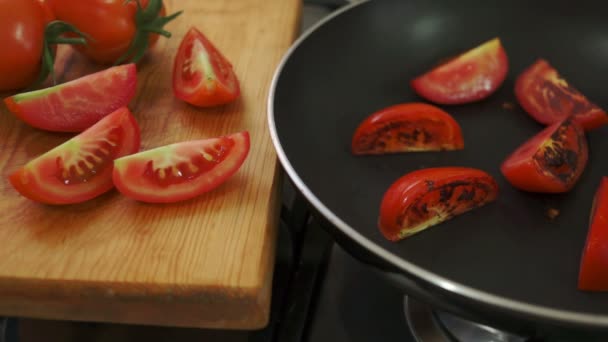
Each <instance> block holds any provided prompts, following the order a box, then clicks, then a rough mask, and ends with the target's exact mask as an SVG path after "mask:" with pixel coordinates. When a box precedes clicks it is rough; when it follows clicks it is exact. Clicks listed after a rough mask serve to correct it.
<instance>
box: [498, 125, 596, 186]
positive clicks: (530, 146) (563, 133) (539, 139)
mask: <svg viewBox="0 0 608 342" xmlns="http://www.w3.org/2000/svg"><path fill="white" fill-rule="evenodd" d="M588 158H589V151H588V147H587V138H586V136H585V131H584V130H583V128H582V127H580V126H579V125H578V124H577V123H576V122H574V120H573V119H572V118H568V119H566V120H564V121H563V122H558V123H555V124H553V125H551V126H549V127H547V128H545V129H544V130H542V131H541V132H540V133H538V134H536V135H535V136H533V137H532V138H530V139H528V141H526V142H525V143H523V144H522V145H521V146H519V147H518V148H517V149H516V150H515V151H514V152H513V153H512V154H511V155H510V156H509V157H507V159H506V160H505V161H504V162H503V163H502V165H501V167H500V171H501V172H502V174H503V175H504V176H505V178H506V179H507V180H508V181H509V183H511V185H513V186H514V187H516V188H518V189H520V190H523V191H529V192H540V193H562V192H567V191H570V189H572V187H574V185H575V184H576V182H577V181H578V179H579V178H580V176H581V175H582V173H583V171H584V170H585V166H586V165H587V160H588Z"/></svg>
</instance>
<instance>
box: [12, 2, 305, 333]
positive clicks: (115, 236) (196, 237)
mask: <svg viewBox="0 0 608 342" xmlns="http://www.w3.org/2000/svg"><path fill="white" fill-rule="evenodd" d="M165 3H166V5H167V7H168V13H172V12H173V11H177V10H180V9H181V10H184V14H183V15H182V16H181V17H179V18H178V19H176V20H175V21H174V22H172V23H170V24H169V25H168V26H167V28H168V29H169V31H171V32H172V33H173V37H172V38H171V39H165V38H161V39H160V40H159V43H158V44H157V46H155V47H154V48H153V49H152V50H151V51H149V53H148V55H147V57H146V58H145V60H144V61H142V62H141V63H140V65H138V93H137V96H136V98H135V99H133V101H132V102H131V104H130V106H129V107H130V108H131V110H132V111H133V113H134V115H135V117H136V118H137V120H138V122H139V125H140V127H141V130H142V150H145V149H149V148H153V147H157V146H161V145H165V144H169V143H174V142H179V141H185V140H191V139H201V138H206V137H215V136H219V135H223V134H229V133H233V132H237V131H241V130H248V131H249V132H250V134H251V151H250V153H249V156H248V158H247V160H246V161H245V163H244V164H243V166H242V167H241V169H240V170H239V172H238V173H237V174H235V176H233V177H232V178H231V179H230V180H229V181H228V182H226V183H225V184H223V185H222V186H221V187H219V188H218V189H216V190H214V191H212V192H210V193H207V194H204V195H202V196H200V197H198V198H196V199H194V200H190V201H186V202H181V203H175V204H169V205H150V204H143V203H139V202H136V201H133V200H130V199H128V198H125V197H123V196H121V195H120V194H119V193H118V192H116V191H114V190H113V191H111V192H109V193H107V194H105V195H103V196H101V197H99V198H97V199H95V200H91V201H88V202H85V203H82V204H78V205H68V206H47V205H41V204H38V203H34V202H32V201H29V200H27V199H25V198H23V197H21V196H20V195H19V194H18V193H17V192H16V191H15V190H14V189H13V188H12V187H11V185H10V184H9V182H8V180H7V176H8V175H9V174H10V173H11V172H12V171H14V170H15V169H17V168H19V167H20V166H21V165H23V164H25V163H26V162H27V161H28V160H30V159H32V158H34V157H35V156H37V155H39V154H41V153H43V152H45V151H47V150H49V149H50V148H51V147H53V146H56V145H58V144H60V143H62V142H63V141H65V140H67V139H69V137H70V135H68V134H57V133H49V132H44V131H40V130H36V129H33V128H31V127H29V126H27V125H26V124H24V123H22V122H20V121H18V120H17V119H15V118H14V117H13V116H12V115H11V114H10V113H9V112H8V111H7V110H6V108H4V106H3V105H1V113H0V172H1V176H2V179H0V241H1V247H0V315H5V316H28V317H36V318H51V319H69V320H90V321H107V322H120V323H136V324H156V325H172V326H191V327H208V328H229V329H253V328H260V327H263V326H264V325H266V323H267V321H268V316H269V309H270V296H271V282H272V271H273V261H274V251H275V244H276V229H277V222H278V214H279V212H278V209H279V202H280V201H279V192H278V189H279V183H280V179H279V176H278V175H279V173H278V172H277V170H278V167H277V160H276V156H275V152H274V149H273V146H272V144H271V141H270V137H269V133H268V128H267V123H266V122H267V121H266V98H267V95H268V89H269V85H270V81H271V78H272V75H273V71H274V69H275V68H276V66H277V64H278V62H279V60H280V58H281V56H282V55H283V53H285V51H286V50H287V48H288V47H289V45H290V44H291V42H292V40H293V39H294V37H295V35H296V32H297V24H298V18H299V13H300V1H299V0H230V1H226V0H204V1H200V0H179V1H177V0H167V1H165ZM190 26H196V27H197V28H199V29H200V30H201V31H202V32H203V33H205V34H206V35H207V37H208V38H209V39H210V40H211V41H213V42H214V43H215V45H216V46H217V47H218V48H219V49H220V50H221V51H222V52H223V54H224V55H226V57H227V58H228V59H229V60H230V61H231V62H232V64H233V65H234V69H235V72H236V74H237V76H238V78H239V80H240V82H241V90H242V96H241V98H240V100H238V101H237V102H235V103H233V104H230V105H227V106H221V107H217V108H212V109H201V108H195V107H192V106H190V105H187V104H185V103H183V102H181V101H180V100H178V99H176V98H175V97H174V96H173V93H172V90H171V73H172V68H173V58H174V55H175V52H176V51H177V47H178V46H179V43H180V41H181V38H182V37H183V36H184V34H185V33H186V31H187V30H188V28H189V27H190ZM59 55H60V56H59V57H58V62H57V67H58V70H59V71H58V75H59V79H60V81H65V80H69V79H73V78H75V77H78V76H81V75H83V74H85V73H87V72H92V71H94V70H99V67H98V66H94V65H91V64H88V63H87V62H86V61H85V60H84V59H83V58H82V57H81V56H80V55H78V54H76V53H73V52H72V51H71V50H70V49H69V48H67V49H64V48H62V49H61V50H60V51H59Z"/></svg>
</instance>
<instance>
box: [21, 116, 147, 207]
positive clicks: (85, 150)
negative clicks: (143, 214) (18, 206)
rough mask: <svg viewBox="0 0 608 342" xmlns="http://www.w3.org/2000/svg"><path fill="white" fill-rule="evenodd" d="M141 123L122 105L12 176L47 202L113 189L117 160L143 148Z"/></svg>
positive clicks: (82, 197) (32, 195) (79, 199)
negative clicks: (113, 173)
mask: <svg viewBox="0 0 608 342" xmlns="http://www.w3.org/2000/svg"><path fill="white" fill-rule="evenodd" d="M139 144H140V134H139V126H138V125H137V122H136V121H135V118H134V117H133V115H131V112H130V111H129V110H128V109H127V108H126V107H123V108H120V109H118V110H116V111H115V112H113V113H112V114H110V115H108V116H106V117H105V118H103V119H101V120H100V121H99V122H97V123H96V124H95V125H93V126H91V127H90V128H89V129H87V130H86V131H84V132H82V133H80V134H79V135H77V136H75V137H73V138H72V139H70V140H68V141H66V142H65V143H63V144H61V145H59V146H57V147H55V148H54V149H52V150H50V151H48V152H46V153H44V154H42V155H40V156H38V157H37V158H36V159H33V160H31V161H30V162H28V163H27V164H25V165H24V166H23V167H22V168H20V169H19V170H17V171H15V172H14V173H13V174H11V175H10V176H9V180H10V182H11V184H12V185H13V187H14V188H15V189H16V190H17V191H18V192H19V193H21V194H22V195H23V196H25V197H27V198H29V199H31V200H34V201H37V202H41V203H46V204H70V203H79V202H84V201H87V200H89V199H92V198H95V197H97V196H99V195H101V194H103V193H105V192H107V191H108V190H110V189H112V186H113V185H112V168H113V165H114V164H113V161H114V159H116V158H118V157H122V156H125V155H127V154H131V153H135V152H137V151H138V150H139Z"/></svg>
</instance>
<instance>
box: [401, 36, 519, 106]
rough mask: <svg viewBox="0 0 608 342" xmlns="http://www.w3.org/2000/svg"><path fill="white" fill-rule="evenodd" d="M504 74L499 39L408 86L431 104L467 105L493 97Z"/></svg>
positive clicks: (505, 62) (506, 64)
mask: <svg viewBox="0 0 608 342" xmlns="http://www.w3.org/2000/svg"><path fill="white" fill-rule="evenodd" d="M508 71H509V61H508V58H507V54H506V53H505V50H504V48H503V47H502V44H501V42H500V39H498V38H494V39H492V40H490V41H488V42H486V43H484V44H482V45H480V46H478V47H476V48H474V49H472V50H469V51H467V52H465V53H463V54H461V55H459V56H457V57H456V58H454V59H451V60H450V61H448V62H446V63H444V64H441V65H439V66H438V67H435V68H434V69H432V70H431V71H429V72H427V73H425V74H423V75H422V76H419V77H417V78H416V79H414V80H413V81H412V82H411V86H412V88H413V89H414V91H415V92H416V93H417V94H418V95H420V96H422V97H423V98H425V99H427V100H429V101H431V102H435V103H440V104H463V103H470V102H475V101H479V100H482V99H485V98H486V97H488V96H490V95H491V94H492V93H494V92H495V91H496V89H498V87H500V85H501V84H502V83H503V81H504V80H505V78H506V77H507V72H508Z"/></svg>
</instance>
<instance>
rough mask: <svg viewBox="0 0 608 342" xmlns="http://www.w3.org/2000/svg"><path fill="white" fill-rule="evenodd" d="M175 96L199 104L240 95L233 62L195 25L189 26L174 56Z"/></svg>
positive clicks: (212, 104)
mask: <svg viewBox="0 0 608 342" xmlns="http://www.w3.org/2000/svg"><path fill="white" fill-rule="evenodd" d="M173 92H174V93H175V96H176V97H177V98H179V99H182V100H184V101H186V102H188V103H190V104H192V105H195V106H200V107H209V106H216V105H221V104H225V103H228V102H230V101H233V100H235V99H236V98H237V97H239V95H240V88H239V81H238V79H237V78H236V76H235V74H234V71H233V70H232V65H231V64H230V62H229V61H228V60H227V59H226V57H224V56H223V55H222V54H221V53H220V52H219V51H218V50H217V49H216V48H215V46H214V45H213V44H212V43H211V42H210V41H209V40H208V39H207V38H206V37H205V36H204V35H203V34H202V33H201V32H200V31H199V30H197V29H196V28H194V27H193V28H190V30H189V31H188V33H187V34H186V36H185V37H184V39H183V40H182V42H181V44H180V45H179V50H178V51H177V55H176V56H175V62H174V66H173Z"/></svg>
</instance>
